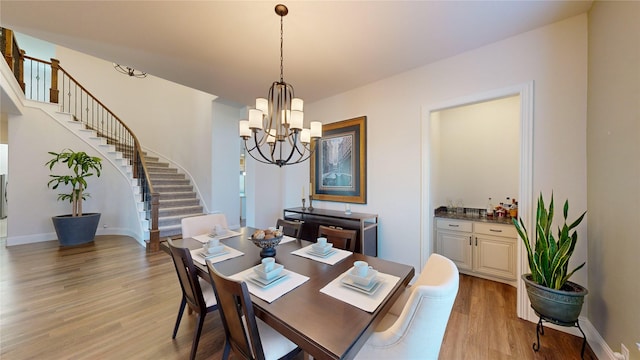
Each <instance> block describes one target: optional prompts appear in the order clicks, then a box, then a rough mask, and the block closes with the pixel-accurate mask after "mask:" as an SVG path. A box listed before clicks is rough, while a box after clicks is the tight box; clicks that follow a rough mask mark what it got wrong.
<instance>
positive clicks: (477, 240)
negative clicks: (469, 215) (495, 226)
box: [476, 236, 478, 246]
mask: <svg viewBox="0 0 640 360" xmlns="http://www.w3.org/2000/svg"><path fill="white" fill-rule="evenodd" d="M476 246H478V237H477V236H476Z"/></svg>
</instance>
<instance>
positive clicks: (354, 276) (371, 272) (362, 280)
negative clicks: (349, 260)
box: [347, 268, 378, 286]
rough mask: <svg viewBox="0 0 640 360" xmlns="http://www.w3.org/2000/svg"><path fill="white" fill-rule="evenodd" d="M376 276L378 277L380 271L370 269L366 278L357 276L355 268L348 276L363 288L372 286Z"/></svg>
mask: <svg viewBox="0 0 640 360" xmlns="http://www.w3.org/2000/svg"><path fill="white" fill-rule="evenodd" d="M376 275H378V270H374V269H369V271H368V272H367V275H366V276H360V275H358V274H356V269H355V268H353V269H351V271H349V273H348V274H347V276H349V278H350V279H351V281H353V282H354V283H356V284H358V285H361V286H369V284H371V281H373V279H375V278H376Z"/></svg>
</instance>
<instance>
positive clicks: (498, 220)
mask: <svg viewBox="0 0 640 360" xmlns="http://www.w3.org/2000/svg"><path fill="white" fill-rule="evenodd" d="M465 210H467V209H466V208H465ZM465 212H466V211H465ZM434 216H435V217H437V218H442V219H455V220H467V221H477V222H486V223H494V224H504V225H513V222H512V221H511V218H510V217H482V216H479V215H471V214H467V213H465V214H459V213H449V212H447V208H446V207H444V206H442V207H439V208H437V209H436V210H435V212H434Z"/></svg>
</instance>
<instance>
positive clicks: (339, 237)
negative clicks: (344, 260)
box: [318, 225, 358, 252]
mask: <svg viewBox="0 0 640 360" xmlns="http://www.w3.org/2000/svg"><path fill="white" fill-rule="evenodd" d="M318 237H326V238H327V241H328V242H330V243H332V244H333V247H335V248H339V249H342V250H349V251H351V252H354V251H355V249H356V239H357V237H358V232H357V231H356V230H347V229H339V228H336V227H332V226H325V225H320V226H318Z"/></svg>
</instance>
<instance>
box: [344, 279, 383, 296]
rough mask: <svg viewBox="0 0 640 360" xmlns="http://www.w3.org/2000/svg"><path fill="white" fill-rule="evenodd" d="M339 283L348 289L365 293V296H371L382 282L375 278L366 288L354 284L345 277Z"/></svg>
mask: <svg viewBox="0 0 640 360" xmlns="http://www.w3.org/2000/svg"><path fill="white" fill-rule="evenodd" d="M340 282H341V283H342V285H344V286H346V287H347V288H349V289H352V290H356V291H360V292H361V293H365V294H367V295H372V294H373V293H375V292H376V290H378V288H380V284H382V282H383V281H382V280H380V279H379V278H376V279H375V280H373V281H372V282H371V284H369V285H368V286H362V285H359V284H356V283H354V282H353V280H351V279H350V278H349V277H347V276H345V277H343V278H342V280H341V281H340Z"/></svg>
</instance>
